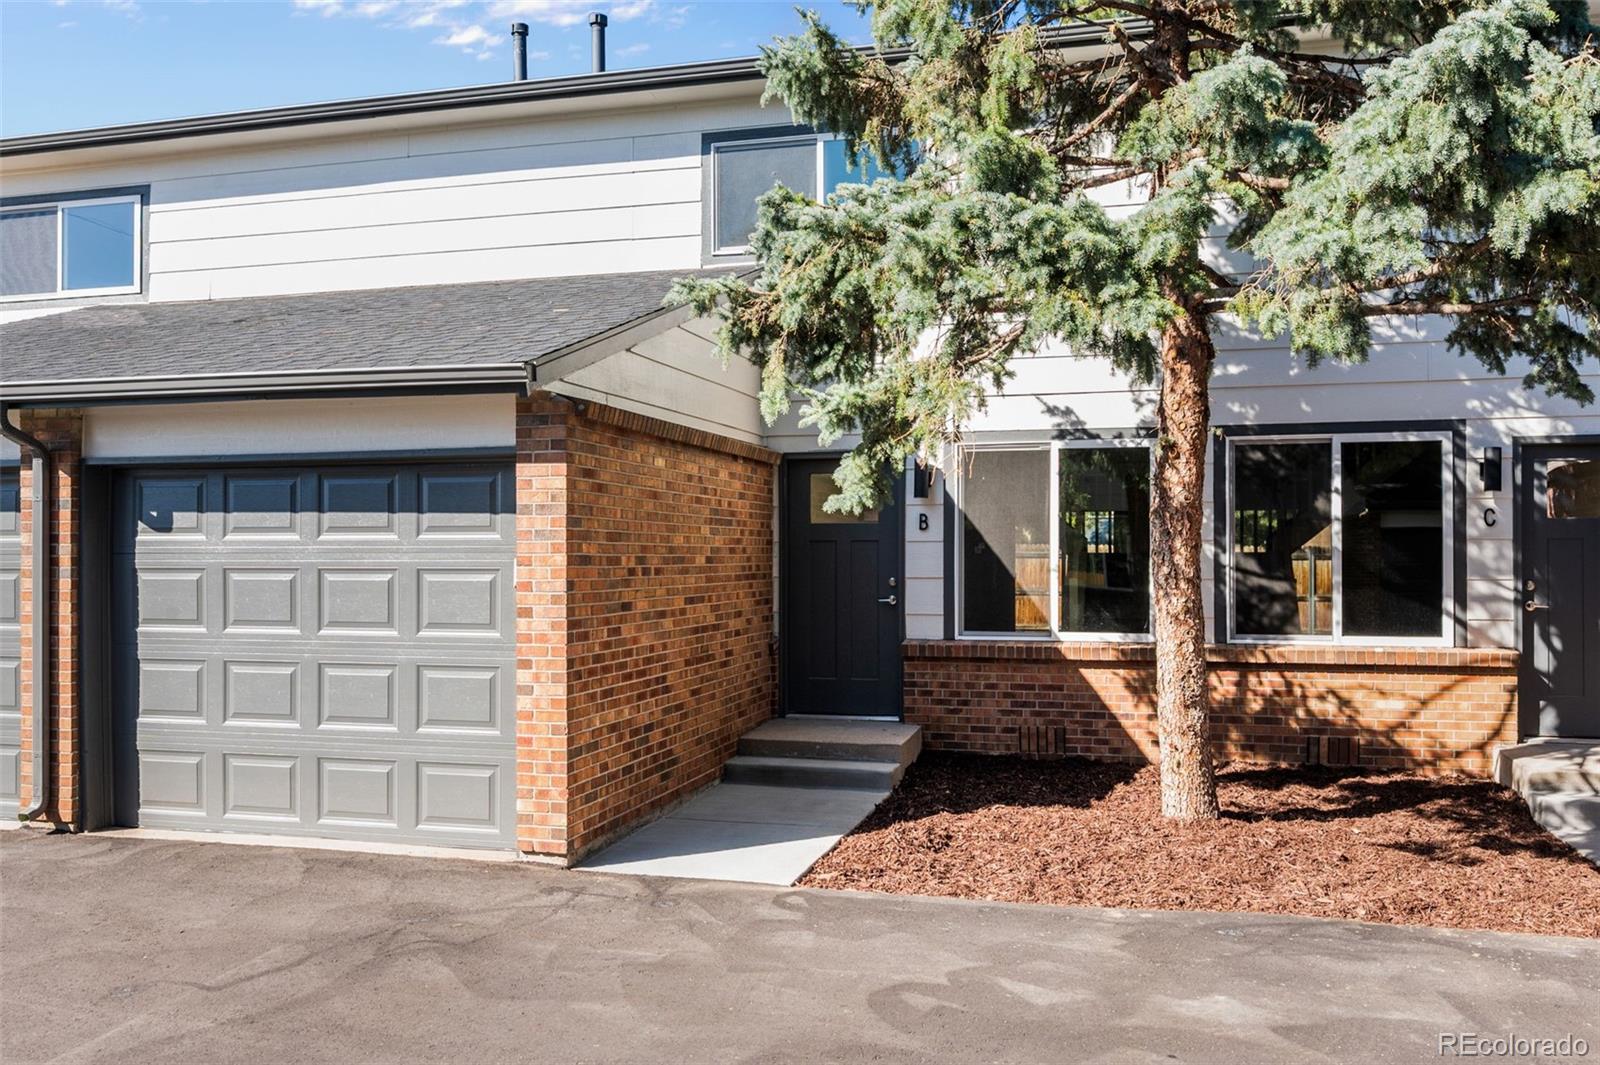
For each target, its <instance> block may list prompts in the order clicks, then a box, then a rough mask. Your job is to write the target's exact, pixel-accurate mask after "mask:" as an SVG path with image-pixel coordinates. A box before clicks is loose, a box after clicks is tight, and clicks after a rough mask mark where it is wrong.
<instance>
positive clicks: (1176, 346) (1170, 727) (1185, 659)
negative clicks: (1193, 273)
mask: <svg viewBox="0 0 1600 1065" xmlns="http://www.w3.org/2000/svg"><path fill="white" fill-rule="evenodd" d="M1177 302H1179V303H1180V305H1183V304H1184V303H1187V302H1188V301H1185V300H1182V299H1179V300H1177ZM1215 355H1216V350H1215V348H1213V346H1212V343H1211V335H1210V333H1209V332H1208V331H1207V330H1206V323H1205V319H1204V318H1203V317H1202V316H1200V315H1197V314H1194V313H1192V311H1191V312H1188V313H1185V314H1183V315H1182V316H1180V317H1179V318H1177V319H1176V320H1175V321H1174V322H1173V323H1172V324H1171V325H1169V326H1167V328H1166V330H1165V331H1164V332H1163V333H1162V334H1161V405H1160V409H1159V411H1158V414H1157V426H1158V430H1159V436H1158V440H1157V446H1156V449H1155V471H1154V478H1153V480H1154V483H1153V484H1152V486H1151V493H1150V559H1151V567H1152V571H1153V572H1152V576H1153V578H1154V580H1153V582H1152V583H1153V585H1154V589H1155V592H1154V602H1153V603H1152V606H1153V608H1154V610H1153V612H1154V618H1153V622H1154V626H1153V629H1154V633H1155V643H1156V647H1155V650H1156V716H1157V729H1158V732H1159V736H1160V740H1161V813H1162V814H1163V815H1164V816H1166V817H1173V818H1178V819H1180V820H1184V821H1198V820H1212V819H1215V818H1216V817H1217V816H1218V808H1217V780H1216V770H1215V767H1214V766H1213V765H1212V761H1211V715H1210V709H1209V706H1208V702H1209V700H1208V697H1207V693H1206V631H1205V624H1206V618H1205V605H1204V603H1203V602H1202V600H1201V595H1200V564H1201V553H1200V523H1201V514H1202V513H1203V510H1204V498H1203V497H1204V494H1205V483H1206V467H1205V464H1206V436H1207V433H1208V431H1209V428H1210V424H1211V397H1210V384H1211V363H1212V360H1213V359H1214V357H1215Z"/></svg>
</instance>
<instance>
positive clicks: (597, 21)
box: [589, 11, 606, 74]
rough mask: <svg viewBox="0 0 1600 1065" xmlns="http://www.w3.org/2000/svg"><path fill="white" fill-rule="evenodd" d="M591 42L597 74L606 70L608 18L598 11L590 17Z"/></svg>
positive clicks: (594, 67)
mask: <svg viewBox="0 0 1600 1065" xmlns="http://www.w3.org/2000/svg"><path fill="white" fill-rule="evenodd" d="M589 42H590V51H591V54H592V56H593V69H594V72H595V73H596V74H599V73H600V72H601V71H603V70H605V69H606V17H605V16H604V15H602V14H601V13H600V12H598V11H596V12H594V13H593V14H591V15H590V16H589Z"/></svg>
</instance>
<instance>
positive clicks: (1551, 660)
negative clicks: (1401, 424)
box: [1518, 444, 1600, 738]
mask: <svg viewBox="0 0 1600 1065" xmlns="http://www.w3.org/2000/svg"><path fill="white" fill-rule="evenodd" d="M1522 462H1523V467H1522V471H1521V479H1520V484H1521V489H1522V496H1523V502H1522V516H1523V520H1522V525H1521V535H1522V537H1523V541H1522V558H1523V565H1522V568H1523V573H1522V582H1523V583H1522V587H1521V588H1520V589H1519V598H1518V602H1519V603H1520V605H1521V611H1520V612H1521V615H1522V670H1521V676H1520V678H1519V681H1518V689H1519V692H1520V699H1521V703H1522V713H1521V717H1522V728H1523V731H1524V732H1525V733H1531V734H1532V735H1537V736H1560V737H1570V738H1595V737H1600V444H1580V445H1566V446H1558V445H1538V446H1532V447H1525V448H1523V449H1522Z"/></svg>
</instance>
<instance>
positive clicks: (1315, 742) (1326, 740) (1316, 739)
mask: <svg viewBox="0 0 1600 1065" xmlns="http://www.w3.org/2000/svg"><path fill="white" fill-rule="evenodd" d="M1360 763H1361V741H1360V740H1358V739H1356V738H1355V737H1354V736H1307V737H1306V764H1307V765H1359V764H1360Z"/></svg>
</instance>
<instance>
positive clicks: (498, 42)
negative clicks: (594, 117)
mask: <svg viewBox="0 0 1600 1065" xmlns="http://www.w3.org/2000/svg"><path fill="white" fill-rule="evenodd" d="M63 2H64V0H63ZM104 2H106V3H110V4H128V5H134V4H135V0H104ZM293 4H294V9H295V11H296V13H297V14H307V15H319V16H321V17H322V18H362V19H371V20H372V21H374V22H377V23H380V24H381V25H384V26H387V27H389V28H391V29H404V30H422V29H426V30H432V31H434V36H433V38H432V40H433V42H434V43H435V44H438V45H441V46H443V47H446V48H456V49H459V50H461V51H462V52H465V53H466V54H467V55H470V56H473V57H474V58H476V59H480V60H483V59H489V58H492V57H493V56H495V55H497V54H500V52H501V50H502V49H503V48H504V47H505V46H506V45H508V44H509V43H510V33H509V32H508V31H509V25H508V24H509V23H510V22H512V21H514V20H523V21H527V22H533V23H537V24H541V25H544V26H551V27H555V28H557V29H561V28H566V27H571V26H579V25H583V24H586V23H587V22H588V21H589V13H590V12H591V11H595V10H602V11H604V12H605V13H606V14H607V15H608V16H609V17H610V19H611V21H613V22H626V21H629V20H631V19H640V18H648V19H649V21H650V22H651V23H652V24H656V25H660V26H662V27H664V28H666V29H676V28H679V27H681V26H682V25H683V24H684V23H685V21H686V19H687V14H688V10H689V9H688V8H687V7H686V6H683V5H678V6H675V7H663V6H661V0H610V2H607V0H293ZM490 26H493V27H495V28H494V29H492V30H491V29H489V28H488V27H490ZM649 48H650V45H649V44H648V43H643V42H640V43H636V44H630V45H625V46H623V47H621V48H618V49H617V50H616V54H617V55H618V56H632V55H641V54H643V53H644V52H646V51H648V50H649ZM586 51H587V50H586V49H578V50H577V51H575V52H574V54H575V55H577V54H579V53H580V52H586ZM529 57H530V58H532V59H534V60H539V61H542V60H546V59H549V58H550V53H549V52H548V51H539V52H530V53H529Z"/></svg>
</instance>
